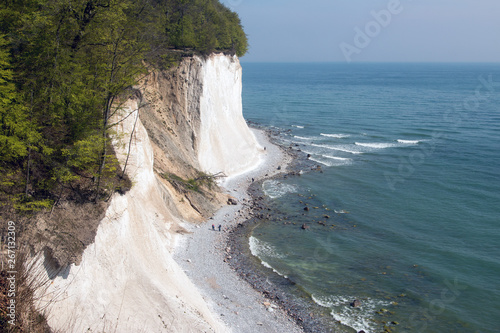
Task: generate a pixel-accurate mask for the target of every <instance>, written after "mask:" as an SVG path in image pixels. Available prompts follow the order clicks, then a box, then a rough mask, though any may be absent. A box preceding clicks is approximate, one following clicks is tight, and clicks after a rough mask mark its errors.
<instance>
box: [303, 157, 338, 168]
mask: <svg viewBox="0 0 500 333" xmlns="http://www.w3.org/2000/svg"><path fill="white" fill-rule="evenodd" d="M309 159H310V160H311V161H314V162H316V163H319V164H323V165H324V166H327V167H331V166H333V164H332V163H328V162H326V161H322V160H318V159H317V158H314V157H309Z"/></svg>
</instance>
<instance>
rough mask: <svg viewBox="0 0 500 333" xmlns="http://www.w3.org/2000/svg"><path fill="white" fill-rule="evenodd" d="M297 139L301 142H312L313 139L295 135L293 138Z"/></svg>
mask: <svg viewBox="0 0 500 333" xmlns="http://www.w3.org/2000/svg"><path fill="white" fill-rule="evenodd" d="M293 137H294V138H295V139H300V140H311V138H306V137H304V136H298V135H294V136H293Z"/></svg>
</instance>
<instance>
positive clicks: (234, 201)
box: [227, 198, 238, 205]
mask: <svg viewBox="0 0 500 333" xmlns="http://www.w3.org/2000/svg"><path fill="white" fill-rule="evenodd" d="M227 204H228V205H237V204H238V201H236V199H233V198H229V199H227Z"/></svg>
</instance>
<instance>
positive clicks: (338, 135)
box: [320, 133, 350, 139]
mask: <svg viewBox="0 0 500 333" xmlns="http://www.w3.org/2000/svg"><path fill="white" fill-rule="evenodd" d="M320 135H322V136H326V137H329V138H336V139H343V138H348V137H350V135H349V134H327V133H320Z"/></svg>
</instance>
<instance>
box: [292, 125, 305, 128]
mask: <svg viewBox="0 0 500 333" xmlns="http://www.w3.org/2000/svg"><path fill="white" fill-rule="evenodd" d="M292 127H295V128H304V126H301V125H292Z"/></svg>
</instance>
